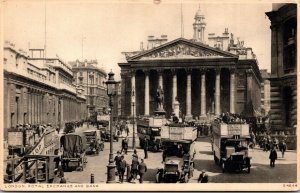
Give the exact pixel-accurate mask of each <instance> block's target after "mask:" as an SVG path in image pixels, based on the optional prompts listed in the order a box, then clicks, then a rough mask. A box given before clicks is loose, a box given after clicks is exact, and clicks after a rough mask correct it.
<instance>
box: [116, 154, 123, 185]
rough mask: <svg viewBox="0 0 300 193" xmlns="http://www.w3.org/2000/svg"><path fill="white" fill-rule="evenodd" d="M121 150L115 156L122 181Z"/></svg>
mask: <svg viewBox="0 0 300 193" xmlns="http://www.w3.org/2000/svg"><path fill="white" fill-rule="evenodd" d="M121 161H122V160H121V152H120V151H118V152H117V155H116V157H115V163H116V167H117V173H118V175H119V180H120V182H121V176H120V172H121V168H120V163H121Z"/></svg>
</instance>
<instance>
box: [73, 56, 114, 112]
mask: <svg viewBox="0 0 300 193" xmlns="http://www.w3.org/2000/svg"><path fill="white" fill-rule="evenodd" d="M69 64H70V65H71V66H72V71H73V74H74V84H75V85H76V88H77V90H80V92H81V93H83V94H84V95H85V97H86V99H87V100H86V102H87V103H86V104H87V108H88V117H90V116H91V115H93V114H95V113H101V112H102V111H103V110H105V109H107V107H108V96H107V93H106V85H105V81H106V76H107V74H106V72H105V71H104V70H103V69H100V68H98V67H97V65H98V62H97V60H91V61H88V60H84V61H83V62H80V61H79V60H76V61H74V62H69Z"/></svg>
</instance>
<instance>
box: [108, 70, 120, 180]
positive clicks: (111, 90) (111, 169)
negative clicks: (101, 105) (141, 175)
mask: <svg viewBox="0 0 300 193" xmlns="http://www.w3.org/2000/svg"><path fill="white" fill-rule="evenodd" d="M114 75H115V74H114V73H113V72H112V71H111V72H110V73H108V80H107V81H106V82H105V84H106V86H107V95H108V97H109V107H110V123H109V129H110V151H109V161H108V165H107V182H106V183H113V182H115V168H116V166H115V164H114V159H113V131H112V122H113V100H112V99H113V97H114V96H115V95H116V93H117V91H116V84H117V83H118V82H117V81H115V79H114Z"/></svg>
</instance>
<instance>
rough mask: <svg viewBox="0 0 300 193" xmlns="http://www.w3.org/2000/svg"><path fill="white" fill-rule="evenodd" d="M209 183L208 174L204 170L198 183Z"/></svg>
mask: <svg viewBox="0 0 300 193" xmlns="http://www.w3.org/2000/svg"><path fill="white" fill-rule="evenodd" d="M207 182H208V175H207V174H206V171H205V170H202V171H201V174H200V175H199V178H198V183H207Z"/></svg>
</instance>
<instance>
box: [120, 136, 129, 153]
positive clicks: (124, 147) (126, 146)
mask: <svg viewBox="0 0 300 193" xmlns="http://www.w3.org/2000/svg"><path fill="white" fill-rule="evenodd" d="M123 150H124V152H125V154H126V155H127V150H128V138H127V137H125V139H123V140H122V150H121V153H122V152H123Z"/></svg>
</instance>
